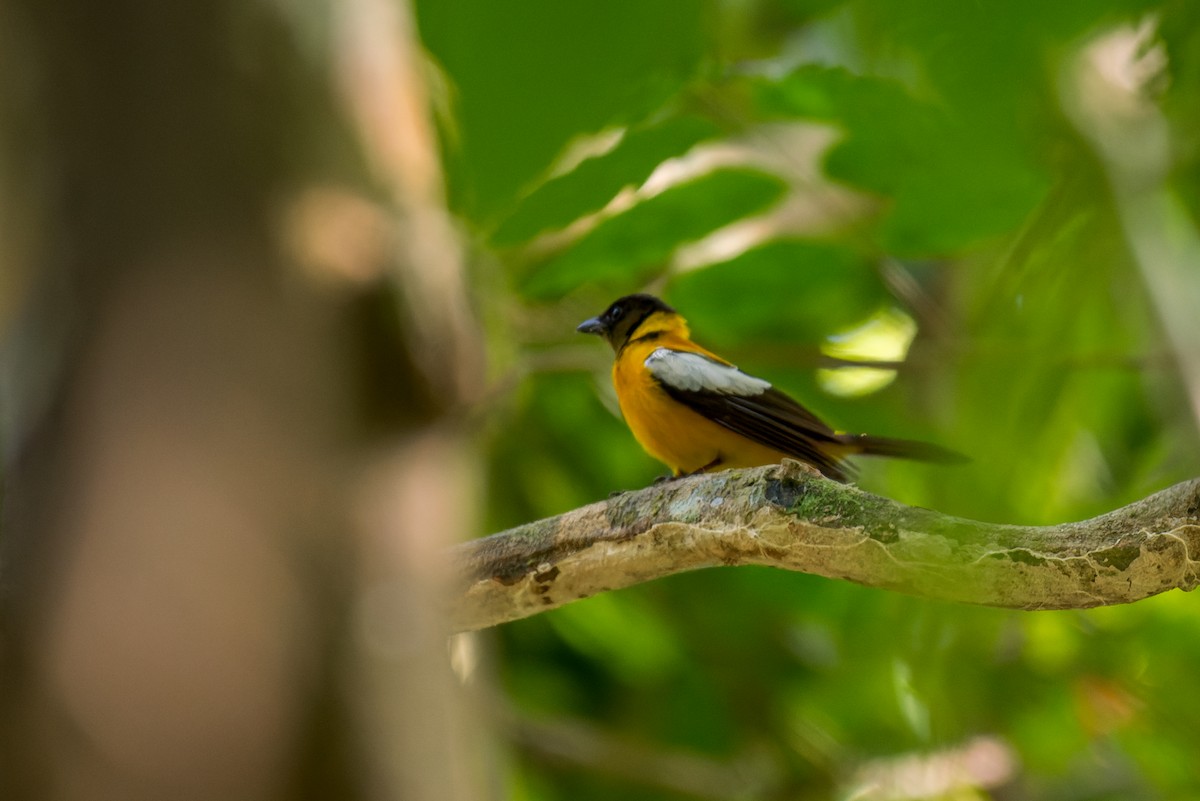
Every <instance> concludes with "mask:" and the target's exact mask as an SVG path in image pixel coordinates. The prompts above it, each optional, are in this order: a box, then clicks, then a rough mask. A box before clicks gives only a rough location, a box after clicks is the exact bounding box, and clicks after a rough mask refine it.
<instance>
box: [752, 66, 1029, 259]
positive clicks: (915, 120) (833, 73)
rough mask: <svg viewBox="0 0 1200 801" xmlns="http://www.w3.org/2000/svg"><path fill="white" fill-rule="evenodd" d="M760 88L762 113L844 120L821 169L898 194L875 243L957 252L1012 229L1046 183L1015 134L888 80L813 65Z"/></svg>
mask: <svg viewBox="0 0 1200 801" xmlns="http://www.w3.org/2000/svg"><path fill="white" fill-rule="evenodd" d="M758 98H759V103H760V106H761V108H762V109H763V110H764V111H766V112H768V113H772V114H778V115H783V116H785V117H790V116H798V117H802V118H813V119H819V120H826V121H831V122H835V123H836V124H838V125H839V126H840V127H841V128H843V130H844V131H845V136H844V138H843V139H842V140H841V141H840V142H838V144H836V145H835V146H834V147H833V148H832V149H831V150H830V152H829V154H828V156H827V158H826V162H825V168H826V172H827V173H828V174H829V176H830V177H832V178H834V179H837V180H840V181H845V182H846V183H849V184H853V185H855V186H858V187H861V188H863V189H867V190H870V191H872V192H876V193H878V194H881V195H885V196H887V197H890V198H891V199H892V200H893V201H894V202H893V204H892V206H891V209H890V211H889V213H888V214H887V215H886V217H885V220H884V224H883V227H882V230H881V245H882V246H883V247H884V248H885V249H886V250H888V251H890V252H892V253H895V254H897V255H907V256H928V255H945V254H949V253H956V252H959V251H961V250H962V249H963V248H965V247H967V246H969V245H971V244H972V243H975V242H978V241H979V240H981V239H984V238H987V237H992V236H996V235H998V234H1003V233H1006V232H1009V231H1012V230H1013V229H1015V228H1016V227H1017V226H1019V225H1020V224H1021V222H1022V221H1023V220H1024V219H1025V218H1026V217H1027V216H1028V215H1029V214H1030V213H1031V212H1032V211H1033V209H1034V208H1035V207H1036V206H1037V203H1038V202H1039V200H1040V199H1041V198H1042V196H1043V194H1044V192H1045V191H1046V186H1047V179H1046V177H1045V176H1044V174H1043V173H1042V172H1041V171H1040V170H1039V169H1038V168H1037V167H1036V165H1035V164H1034V162H1033V161H1032V159H1031V157H1030V156H1029V154H1028V153H1027V152H1026V151H1025V150H1024V149H1023V147H1022V145H1021V143H1019V142H1015V143H1014V142H1012V141H1005V140H1001V139H997V138H995V137H992V136H985V135H981V133H980V131H979V130H977V129H976V128H975V127H973V126H972V125H971V124H970V121H969V120H964V119H963V118H961V117H959V116H957V115H955V114H952V113H950V112H949V111H947V110H946V109H944V108H942V107H940V106H938V105H935V104H932V103H928V102H923V101H920V100H917V99H916V98H914V97H913V96H912V95H911V94H909V93H908V92H907V91H906V90H905V89H904V87H903V86H902V85H901V84H900V83H898V82H897V81H894V80H885V79H880V78H874V77H862V76H857V75H853V74H851V73H850V72H848V71H847V70H844V69H834V68H826V67H815V66H810V67H803V68H801V69H798V70H796V71H795V72H793V73H791V74H790V75H788V76H786V77H784V78H783V79H781V80H778V81H766V82H763V83H760V84H759V85H758Z"/></svg>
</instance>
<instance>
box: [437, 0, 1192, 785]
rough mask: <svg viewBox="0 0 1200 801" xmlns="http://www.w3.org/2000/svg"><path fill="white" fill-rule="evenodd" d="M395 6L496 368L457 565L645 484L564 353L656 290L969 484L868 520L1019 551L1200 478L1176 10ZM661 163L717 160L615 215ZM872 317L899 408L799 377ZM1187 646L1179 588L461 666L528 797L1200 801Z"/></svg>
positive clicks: (657, 635) (603, 620)
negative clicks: (974, 774) (997, 534)
mask: <svg viewBox="0 0 1200 801" xmlns="http://www.w3.org/2000/svg"><path fill="white" fill-rule="evenodd" d="M416 10H417V17H418V23H419V27H420V32H421V37H422V39H423V42H424V44H425V46H426V48H427V50H428V55H429V61H430V71H431V74H436V75H437V76H438V77H437V80H435V81H434V82H433V85H435V86H437V87H440V92H439V94H438V97H437V98H436V99H437V102H438V105H439V108H440V109H441V110H442V115H441V119H440V122H441V134H442V147H443V153H444V161H445V167H446V172H447V175H448V177H449V178H448V180H449V195H450V202H451V206H452V209H453V211H454V212H455V213H456V215H457V216H458V218H459V220H460V222H461V225H462V227H463V230H464V232H465V235H466V237H467V239H468V241H469V242H470V243H471V245H470V249H471V258H472V274H473V279H474V281H475V284H476V293H475V294H476V298H477V302H478V311H479V313H480V316H481V318H482V319H483V320H484V322H485V325H486V327H487V333H488V341H489V343H490V347H491V353H490V356H491V368H490V369H491V375H490V381H491V385H492V386H493V387H494V391H493V392H492V393H491V394H490V395H489V399H488V406H487V412H486V413H484V414H482V415H479V416H478V417H477V418H476V419H475V420H474V424H475V425H476V426H477V429H476V430H477V433H478V437H479V442H480V447H481V449H483V451H484V452H485V454H486V458H487V463H488V465H489V472H488V501H487V506H486V518H485V521H484V523H483V531H481V532H480V533H486V532H488V531H498V530H501V529H503V528H506V527H508V526H512V525H516V524H519V523H522V522H525V521H529V520H533V519H537V518H541V517H546V516H549V515H553V514H557V513H560V512H563V511H566V510H569V509H572V508H575V507H578V506H582V505H584V504H587V503H590V502H593V501H596V500H599V499H603V498H604V497H606V496H607V494H608V493H609V492H611V491H614V490H619V489H629V488H636V487H641V486H644V485H646V484H647V483H649V482H650V481H651V480H652V479H653V478H654V477H655V476H656V475H659V474H660V473H662V472H663V468H662V466H661V465H657V464H655V463H654V462H653V461H652V460H651V459H650V458H649V457H647V456H645V455H644V454H642V453H641V451H640V450H639V448H638V447H637V445H636V443H635V442H634V441H633V438H632V437H631V436H630V434H629V433H628V431H627V430H626V429H625V427H624V424H623V423H622V422H621V420H620V418H619V415H617V414H615V406H614V398H613V396H612V393H611V389H610V388H609V386H608V375H607V370H608V366H609V362H610V359H611V354H610V353H609V351H608V350H607V348H606V347H605V346H604V345H603V344H602V343H600V342H598V341H596V340H594V339H585V338H583V337H580V336H579V335H577V334H575V333H574V326H575V325H576V324H577V323H578V322H579V321H581V320H582V319H584V318H585V317H588V316H592V315H594V314H597V313H599V312H600V311H602V310H603V308H604V307H605V306H606V305H607V304H608V302H610V301H611V300H612V299H614V298H615V297H617V296H619V295H622V294H626V293H629V292H635V291H642V290H645V289H647V288H649V289H651V290H652V291H655V292H658V293H660V294H662V295H663V296H664V297H665V298H666V299H667V301H668V302H671V303H673V304H675V305H676V306H677V307H678V308H679V310H680V311H681V312H682V313H683V314H684V315H685V316H686V317H687V318H688V319H689V321H690V322H691V324H692V327H693V331H694V333H695V335H696V338H697V339H698V340H699V341H700V342H701V343H703V344H705V345H706V346H709V347H711V348H713V349H715V350H717V351H719V352H721V353H722V354H723V355H726V356H727V357H728V358H730V359H731V360H733V361H734V362H735V363H737V364H738V365H739V366H741V367H742V368H743V369H745V370H747V371H749V372H753V373H755V374H759V375H763V376H766V377H768V378H770V379H771V380H772V381H773V382H774V383H776V384H777V385H779V386H781V387H782V388H784V389H786V390H788V391H790V392H791V393H793V394H795V395H796V396H797V397H799V398H801V399H802V400H803V401H804V402H805V403H806V404H808V405H810V406H811V407H812V408H814V409H815V410H816V411H818V412H819V413H820V414H822V415H823V416H825V417H826V418H827V419H829V420H830V421H831V422H832V423H833V424H834V425H836V426H837V427H839V428H844V429H853V430H861V431H870V432H872V433H879V434H886V435H892V436H907V437H916V438H924V439H929V440H931V441H936V442H939V443H941V444H945V445H948V446H951V447H953V448H955V449H957V450H960V451H963V452H964V453H967V454H969V455H970V456H971V457H972V458H973V461H972V462H971V463H970V464H969V465H967V466H965V467H956V468H938V467H929V466H923V465H915V464H907V463H881V462H871V463H863V464H862V471H861V474H860V477H859V483H860V484H861V485H862V486H863V487H865V488H867V489H869V490H871V491H873V492H878V493H880V494H884V495H888V496H890V497H893V498H896V499H899V500H902V501H904V502H907V503H910V504H917V505H921V506H927V507H930V508H935V509H938V510H941V511H944V512H947V513H952V514H957V515H964V516H968V517H973V518H977V519H983V520H989V521H1002V522H1011V523H1032V524H1046V523H1056V522H1062V521H1067V520H1076V519H1082V518H1085V517H1088V516H1091V515H1095V514H1098V513H1101V512H1104V511H1107V510H1109V509H1112V508H1115V507H1117V506H1120V505H1122V504H1125V503H1128V502H1130V501H1133V500H1135V499H1137V498H1140V497H1143V496H1145V495H1147V494H1149V493H1151V492H1153V491H1155V490H1157V489H1161V488H1163V487H1165V486H1168V485H1170V484H1172V483H1174V482H1177V481H1181V480H1184V479H1187V478H1190V477H1193V476H1195V475H1200V447H1198V446H1200V437H1198V435H1197V418H1196V411H1195V410H1196V409H1198V408H1200V387H1198V386H1195V385H1194V383H1195V381H1193V385H1192V386H1191V387H1190V392H1191V393H1192V394H1189V382H1188V378H1187V376H1188V375H1189V373H1188V370H1189V369H1191V370H1192V372H1191V375H1192V376H1193V377H1195V376H1198V375H1200V370H1197V367H1196V366H1197V363H1198V360H1200V355H1198V354H1200V341H1196V340H1195V339H1190V338H1189V337H1188V332H1189V331H1191V330H1192V327H1193V325H1194V324H1193V323H1191V322H1190V320H1189V319H1187V315H1186V314H1183V315H1181V314H1180V313H1179V311H1178V310H1179V309H1180V308H1184V309H1186V308H1188V307H1189V303H1188V302H1187V301H1186V299H1187V298H1194V299H1195V302H1194V304H1190V305H1191V307H1193V308H1196V309H1197V310H1200V262H1197V261H1194V260H1193V259H1192V257H1194V256H1196V255H1197V250H1196V248H1195V242H1196V240H1197V236H1198V235H1197V230H1196V224H1197V220H1198V218H1200V158H1198V151H1197V145H1198V141H1197V135H1196V132H1197V131H1200V101H1198V100H1197V98H1200V93H1198V91H1197V90H1200V27H1198V25H1197V23H1198V22H1200V6H1197V5H1196V4H1195V3H1192V2H1189V1H1188V0H1176V1H1175V2H1166V3H1161V2H1151V1H1150V0H1062V1H1061V2H1044V1H1035V0H1008V1H1007V2H964V0H909V2H899V1H898V0H890V1H889V0H859V1H858V2H838V0H776V1H775V2H767V1H765V0H764V1H760V2H756V1H755V0H750V1H749V2H730V1H728V0H727V1H726V2H715V1H714V2H684V1H683V0H618V1H617V2H609V3H597V4H582V3H562V2H554V1H552V0H526V1H525V2H521V3H504V2H495V0H423V1H422V2H418V3H417V8H416ZM1139 26H1141V30H1142V31H1143V35H1142V36H1141V38H1140V40H1137V41H1135V42H1134V44H1133V45H1132V46H1129V47H1126V48H1125V50H1124V51H1121V50H1120V48H1118V47H1114V46H1107V45H1106V42H1109V43H1111V42H1112V41H1117V42H1120V41H1124V42H1126V43H1128V42H1130V41H1132V39H1131V37H1132V33H1131V31H1133V30H1134V29H1137V28H1139ZM1113 37H1116V39H1113ZM1122 37H1124V38H1123V39H1122ZM1114 53H1115V55H1114ZM1122 53H1123V54H1124V55H1122ZM1114 65H1115V66H1114ZM1110 67H1111V68H1112V69H1114V70H1116V71H1117V73H1118V76H1120V75H1124V76H1126V77H1128V76H1130V75H1132V76H1134V77H1133V78H1132V79H1130V80H1128V81H1126V83H1125V84H1122V83H1121V80H1120V78H1119V77H1118V78H1117V79H1113V78H1112V77H1111V76H1112V73H1111V72H1105V70H1106V69H1109V68H1110ZM1106 75H1107V76H1108V78H1105V76H1106ZM1097 76H1099V77H1097ZM1106 80H1107V81H1108V82H1107V83H1105V81H1106ZM1097 87H1098V88H1097ZM614 142H615V143H616V144H615V145H614V144H613V143H614ZM814 142H815V143H818V144H819V145H820V146H815V145H814V146H813V147H807V146H806V145H805V144H804V143H809V144H811V143H814ZM731 153H732V154H733V155H732V156H730V155H729V154H731ZM721 154H725V155H724V156H721ZM685 155H686V156H688V159H690V163H693V164H694V163H696V162H700V163H707V166H706V167H704V168H701V169H699V170H695V171H693V172H692V173H690V174H688V176H687V177H685V178H683V179H676V180H674V181H670V182H667V184H662V178H663V175H664V174H665V173H664V172H663V171H660V172H659V173H658V174H657V175H656V182H652V183H651V185H650V186H649V187H646V188H644V189H643V190H641V191H640V192H636V193H635V190H637V189H638V187H643V185H644V184H645V183H646V181H647V179H648V178H649V177H650V176H651V174H652V173H655V171H656V169H658V168H659V167H660V165H662V164H663V163H664V162H668V161H670V160H672V159H679V158H681V157H684V156H685ZM706 156H707V158H708V161H707V162H705V157H706ZM688 159H685V160H684V161H685V163H687V162H688ZM809 168H811V169H809ZM614 199H615V200H614ZM806 202H807V205H805V203H806ZM789 204H799V206H802V207H803V208H801V210H800V211H799V212H797V213H796V214H793V215H790V216H789V215H786V214H779V212H780V210H781V209H784V208H787V207H789ZM804 209H808V211H805V210H804ZM814 209H815V211H813V210H814ZM1147 209H1149V210H1150V211H1147ZM601 210H603V211H601ZM821 213H825V214H827V215H828V217H827V218H825V219H824V221H822V218H821V216H820V215H821ZM770 215H776V216H775V217H773V219H777V220H779V221H780V222H779V223H778V224H777V225H775V226H774V227H773V228H772V229H771V230H770V231H769V232H768V233H767V234H766V235H762V234H760V235H758V236H757V237H756V238H753V239H752V240H750V241H747V242H743V243H742V244H740V245H737V246H735V247H733V248H732V249H731V250H724V251H711V250H710V251H707V252H705V255H703V257H702V258H700V259H699V260H692V261H691V262H689V260H688V259H687V258H686V257H685V254H686V253H687V252H688V251H687V248H686V247H685V246H689V245H692V244H693V243H696V242H698V241H700V240H703V239H704V238H705V237H707V236H708V235H710V234H711V233H712V232H714V231H717V230H719V229H722V228H724V227H726V226H730V225H735V226H736V224H738V223H739V221H745V220H747V219H751V220H753V219H755V218H758V219H762V218H763V217H764V216H770ZM1156 245H1165V246H1166V247H1165V252H1166V254H1167V255H1166V256H1162V253H1161V252H1160V253H1159V256H1160V257H1161V258H1158V259H1156V258H1154V257H1153V254H1154V252H1156V251H1154V246H1156ZM1148 254H1149V255H1148ZM697 265H698V266H697ZM1155 287H1157V288H1155ZM1164 299H1168V300H1169V299H1173V301H1174V303H1170V302H1164ZM1180 299H1183V302H1180ZM887 310H898V311H900V312H902V313H903V314H905V315H908V316H909V317H911V318H912V319H913V320H914V321H915V323H916V331H917V333H916V336H915V340H914V341H913V342H912V344H911V347H910V348H908V350H907V358H906V359H905V361H904V364H903V365H901V366H900V367H899V370H898V372H897V375H896V379H895V380H894V381H892V382H891V383H889V384H887V385H886V386H885V387H883V388H881V389H878V390H877V391H873V392H868V393H865V394H857V395H844V396H838V395H837V394H834V393H831V392H828V391H827V390H826V387H827V386H828V384H827V383H823V382H822V380H820V379H819V377H818V373H817V368H819V367H821V366H828V363H827V360H826V359H824V358H823V357H822V350H821V346H822V344H824V343H828V342H829V341H830V338H831V337H835V336H837V335H839V334H841V333H843V332H845V331H847V330H850V329H853V328H854V327H855V326H858V325H860V324H862V323H863V322H864V321H865V320H867V319H869V318H870V317H872V315H875V314H877V313H880V312H884V311H887ZM1189 365H1190V368H1189ZM1198 621H1200V616H1198V615H1197V613H1196V610H1195V599H1194V598H1192V597H1190V596H1187V595H1185V594H1182V593H1179V592H1172V593H1168V594H1166V595H1164V596H1160V597H1157V598H1153V599H1150V600H1147V601H1144V602H1141V603H1138V604H1136V605H1131V606H1127V607H1120V608H1111V609H1101V610H1093V611H1083V612H1074V611H1073V612H1042V613H1023V612H1011V611H1003V610H993V609H983V608H974V607H969V606H954V605H947V604H940V603H932V602H928V601H923V600H919V599H915V598H910V597H905V596H900V595H896V594H890V593H885V592H880V591H875V590H870V589H865V588H862V587H858V586H854V585H851V584H847V583H843V582H835V581H828V580H824V579H820V578H815V577H811V576H805V575H796V574H786V573H783V572H777V571H771V570H767V569H757V568H755V569H748V568H740V569H721V570H708V571H703V572H700V573H695V574H689V575H682V576H678V577H674V578H672V579H669V580H663V581H658V582H654V583H652V584H649V585H645V586H641V587H637V588H634V589H630V590H625V591H621V592H616V593H610V594H607V595H603V596H601V597H596V598H592V599H589V600H587V601H583V602H580V603H577V604H574V605H571V606H568V607H565V608H562V609H559V610H556V611H553V612H549V613H546V614H543V615H540V616H537V617H534V618H531V619H528V620H523V621H519V622H515V623H511V624H507V625H505V626H502V627H500V628H499V629H497V630H495V631H492V632H488V633H486V634H484V635H482V637H481V645H482V646H483V649H484V652H485V654H486V660H485V664H486V665H487V668H488V670H490V671H491V672H492V673H494V676H495V684H496V688H495V693H496V695H497V698H496V699H495V706H496V708H497V709H499V710H500V714H498V715H497V719H498V720H499V721H500V722H499V723H498V724H497V734H498V744H497V748H496V760H495V764H496V775H497V777H498V780H499V781H500V782H501V783H502V785H503V788H504V792H505V793H506V794H508V796H509V797H512V798H517V799H537V800H541V799H572V800H573V801H574V800H576V799H610V798H623V799H650V798H689V797H713V798H729V797H741V798H795V799H825V798H851V797H854V798H891V797H896V798H900V797H916V798H956V799H957V798H961V799H971V798H990V797H995V798H999V799H1047V800H1049V799H1054V800H1055V801H1058V800H1060V799H1078V800H1080V801H1083V800H1084V799H1087V800H1089V801H1090V800H1093V799H1094V800H1099V799H1160V798H1161V799H1186V798H1197V797H1200V690H1197V677H1200V637H1197V635H1196V630H1197V623H1198ZM979 738H983V739H982V740H980V739H979ZM980 742H986V743H990V744H992V745H996V746H997V747H999V748H1000V749H1001V751H1005V753H1007V754H1008V755H1009V757H1011V759H1010V760H1009V764H1007V768H1006V770H1003V771H1001V772H1002V777H1001V778H1000V779H999V780H998V786H995V787H991V788H990V789H989V788H987V787H982V786H979V784H980V783H979V782H977V783H975V784H972V782H970V781H967V782H961V783H958V784H954V783H951V784H953V789H951V790H948V791H945V792H941V791H928V790H926V791H919V790H911V789H910V791H909V795H907V796H906V795H903V794H902V793H901V794H898V795H897V794H893V795H888V794H887V793H886V792H885V791H884V790H882V789H879V788H878V787H876V789H875V790H870V789H867V788H869V786H870V781H869V780H868V779H864V778H863V777H864V776H865V775H866V773H864V771H867V770H869V769H870V768H871V767H872V766H875V767H878V766H880V765H885V766H886V765H893V766H894V765H896V764H897V763H896V762H894V761H889V760H895V759H898V758H902V757H904V756H905V755H914V754H919V755H925V756H927V757H928V756H929V755H931V754H939V753H942V754H944V753H946V752H948V751H954V750H955V749H963V748H964V747H967V746H969V744H971V743H976V744H978V743H980ZM1002 761H1003V760H1002ZM982 784H985V785H986V784H988V782H987V781H982ZM897 792H899V791H897ZM856 793H857V795H856ZM872 793H874V794H872ZM930 793H932V794H930Z"/></svg>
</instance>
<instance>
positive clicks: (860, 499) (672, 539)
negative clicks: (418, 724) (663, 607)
mask: <svg viewBox="0 0 1200 801" xmlns="http://www.w3.org/2000/svg"><path fill="white" fill-rule="evenodd" d="M453 557H454V561H455V568H456V569H457V571H458V572H459V575H460V576H461V581H462V583H461V584H460V586H459V590H460V593H459V594H458V595H457V596H456V597H455V599H454V601H453V606H452V609H451V619H452V621H453V623H454V626H455V627H456V629H458V630H471V629H479V628H484V627H487V626H494V625H496V624H498V623H504V622H506V621H509V620H516V619H518V618H523V617H529V616H530V615H534V614H537V613H538V612H542V611H545V610H547V609H553V608H554V607H556V606H561V605H562V604H565V603H570V602H571V601H574V600H577V599H579V598H586V597H588V596H589V595H594V594H596V593H599V592H607V591H609V590H615V589H620V588H622V587H629V586H631V585H634V584H639V583H641V582H644V581H650V580H651V579H656V578H660V577H662V576H669V575H672V574H674V573H682V572H683V571H685V570H695V569H697V568H702V567H714V566H718V565H751V564H752V565H769V566H771V567H781V568H785V569H787V570H798V571H801V572H804V573H813V574H816V575H820V576H827V577H829V578H837V579H846V580H848V581H854V582H857V583H859V584H864V585H867V586H870V587H879V588H883V589H889V590H896V591H898V592H905V593H909V594H913V595H921V596H924V597H927V598H937V599H942V600H950V601H961V602H965V603H974V604H983V605H987V606H1002V607H1012V608H1018V609H1079V608H1085V607H1092V606H1102V605H1106V604H1118V603H1129V602H1132V601H1138V600H1141V599H1142V598H1147V597H1149V596H1151V595H1156V594H1158V593H1160V592H1164V591H1166V590H1170V589H1176V588H1178V589H1181V590H1191V589H1192V588H1194V587H1195V586H1196V585H1197V583H1198V582H1200V575H1198V567H1200V562H1198V561H1197V560H1198V559H1200V479H1193V480H1191V481H1187V482H1184V483H1182V484H1177V485H1176V486H1174V487H1171V488H1169V489H1166V490H1163V491H1162V492H1159V493H1157V494H1155V495H1151V496H1150V497H1148V498H1145V499H1143V500H1140V501H1137V502H1136V503H1132V504H1130V505H1129V506H1126V507H1123V508H1121V509H1117V510H1116V511H1113V512H1110V513H1108V514H1106V515H1102V516H1100V517H1096V518H1093V519H1091V520H1086V521H1084V522H1081V523H1065V524H1062V525H1057V526H1011V525H998V524H992V523H980V522H976V521H973V520H965V519H963V518H956V517H950V516H948V515H943V514H940V513H938V512H934V511H930V510H928V509H919V508H915V507H911V506H905V505H903V504H900V503H897V502H895V501H890V500H887V499H886V498H881V497H879V496H876V495H871V494H869V493H866V492H863V491H862V490H860V489H857V488H855V487H852V486H846V485H843V484H837V483H835V482H833V481H830V480H828V479H826V478H823V477H821V476H819V475H816V474H815V473H814V472H813V471H811V470H810V469H809V468H807V467H805V466H803V465H800V464H798V463H796V462H786V461H785V462H784V463H783V464H782V465H779V466H771V467H759V468H755V469H752V470H731V471H727V472H723V473H716V474H712V475H704V476H695V477H692V478H687V479H682V480H679V481H672V482H668V483H664V484H660V485H658V486H654V487H648V488H647V489H644V490H639V491H637V492H629V493H625V494H623V495H620V496H617V497H615V498H612V499H610V500H608V501H603V502H601V503H595V504H592V505H591V506H586V507H583V508H582V509H576V510H575V511H572V512H568V513H566V514H563V515H559V516H558V517H554V518H550V519H547V520H540V521H537V522H534V523H529V524H526V525H524V526H519V527H517V528H514V529H510V530H509V531H505V532H502V533H500V534H494V535H492V536H490V537H486V538H484V539H480V540H475V541H472V542H467V543H463V544H462V545H459V546H458V547H457V548H456V549H455V551H454V554H453Z"/></svg>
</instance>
